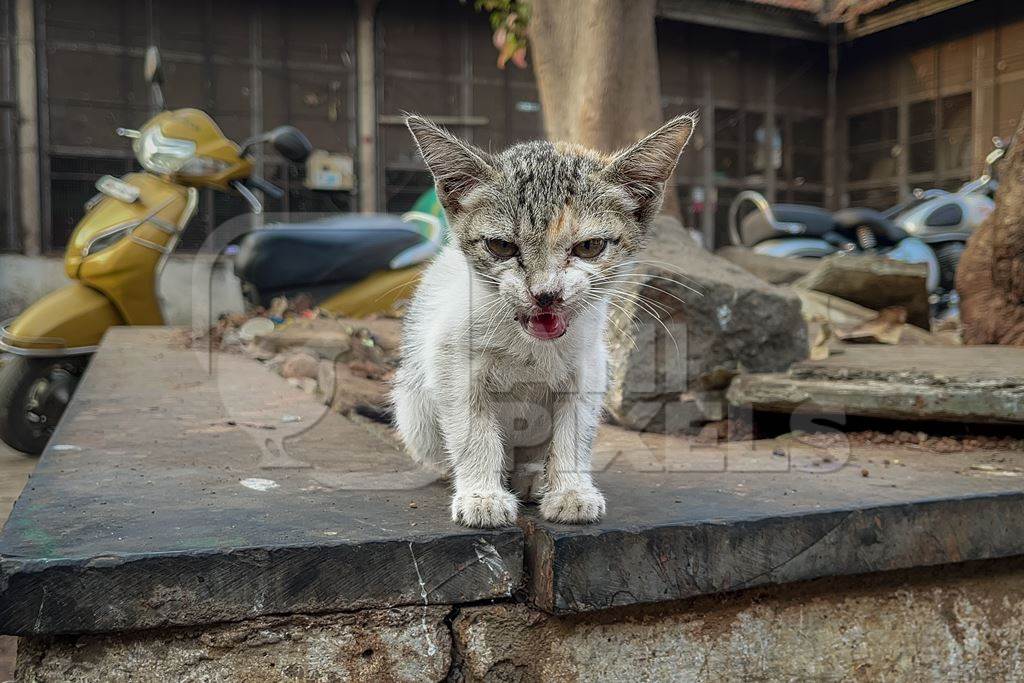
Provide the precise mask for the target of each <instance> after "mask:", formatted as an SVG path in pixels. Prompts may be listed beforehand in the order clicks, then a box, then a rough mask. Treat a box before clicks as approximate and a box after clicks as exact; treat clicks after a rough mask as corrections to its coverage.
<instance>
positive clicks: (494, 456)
mask: <svg viewBox="0 0 1024 683" xmlns="http://www.w3.org/2000/svg"><path fill="white" fill-rule="evenodd" d="M406 123H407V125H408V127H409V130H410V131H411V132H412V135H413V137H414V138H415V139H416V143H417V144H418V145H419V149H420V152H421V153H422V154H423V158H424V160H425V161H426V163H427V166H428V168H429V169H430V171H431V173H432V174H433V176H434V181H435V185H436V187H437V194H438V197H439V199H440V201H441V203H442V204H443V206H444V208H445V210H446V212H447V215H448V220H449V221H450V225H451V236H452V239H453V244H452V245H450V246H447V247H445V248H444V250H443V251H442V252H441V253H440V254H439V255H438V256H437V257H436V259H435V260H434V261H433V262H432V263H431V265H430V266H429V267H428V268H427V270H426V272H425V273H424V276H423V280H422V282H421V284H420V286H419V288H418V290H417V291H416V295H415V297H414V299H413V301H412V304H411V306H410V308H409V311H408V314H407V316H406V322H405V331H404V340H403V348H402V362H401V366H400V368H399V370H398V372H397V374H396V377H395V386H394V392H393V399H394V402H395V414H396V421H397V427H398V431H399V434H400V436H401V438H402V440H403V441H404V442H405V445H406V447H407V448H408V450H409V452H410V454H411V455H412V457H413V458H414V459H415V460H417V461H418V462H420V463H423V464H426V465H429V466H434V467H440V468H443V469H444V470H445V471H447V472H448V473H450V475H451V477H452V479H453V482H452V483H453V488H454V492H453V496H452V503H451V514H452V519H453V520H455V521H456V522H460V523H462V524H465V525H468V526H473V527H500V526H506V525H509V524H513V523H514V522H515V520H516V514H517V511H518V501H519V499H518V498H517V497H516V495H514V494H513V493H512V492H510V491H509V490H508V486H507V483H509V480H510V479H511V487H512V488H513V489H515V490H516V491H517V493H519V494H520V496H521V497H523V498H526V497H530V496H532V497H535V498H536V497H539V500H540V513H541V515H542V516H543V517H544V518H545V519H548V520H551V521H554V522H564V523H587V522H594V521H596V520H598V519H600V517H601V516H602V515H603V514H604V512H605V500H604V496H602V494H601V492H600V491H598V490H597V488H596V487H595V486H594V483H593V481H592V480H591V474H590V459H591V448H592V445H593V440H594V435H595V433H596V431H597V426H598V422H599V420H600V413H601V404H602V400H603V396H604V392H605V387H606V383H607V360H606V351H605V343H604V331H605V326H606V321H607V310H608V306H609V300H610V299H611V297H612V294H613V292H614V291H615V287H616V282H615V281H616V280H617V279H618V280H619V282H620V283H621V282H622V277H620V276H624V275H625V274H626V273H628V272H629V271H628V268H629V267H630V265H631V264H630V261H631V259H632V257H633V256H634V255H635V254H637V252H638V251H639V250H640V249H641V248H642V247H643V245H644V241H645V238H646V237H647V232H648V229H649V227H650V223H651V220H652V219H653V218H654V216H655V215H656V214H657V213H658V211H659V210H660V208H661V203H662V199H663V195H664V191H665V183H666V181H667V180H668V178H669V176H670V175H671V173H672V170H673V169H674V168H675V166H676V162H677V161H678V159H679V154H680V153H681V151H682V149H683V147H684V146H685V145H686V142H687V141H688V140H689V138H690V134H691V133H692V131H693V127H694V125H695V124H696V119H695V117H694V116H692V115H690V116H680V117H678V118H675V119H673V120H671V121H669V122H668V123H666V124H665V125H664V126H662V127H661V128H659V129H658V130H657V131H655V132H653V133H651V134H650V135H648V136H647V137H645V138H643V139H642V140H640V141H639V142H637V143H636V144H634V145H633V146H632V147H630V148H628V149H626V150H624V151H622V152H619V153H617V154H614V155H611V156H603V155H601V154H598V153H597V152H594V151H591V150H588V149H585V148H583V147H580V146H577V145H570V144H560V143H559V144H551V143H548V142H529V143H525V144H518V145H515V146H513V147H511V148H509V149H507V150H505V151H504V152H501V153H500V154H489V153H487V152H484V151H483V150H481V149H478V148H476V147H473V146H471V145H469V144H467V143H465V142H462V141H461V140H459V139H457V138H456V137H454V136H453V135H451V134H450V133H448V132H446V131H444V130H442V129H440V128H438V127H437V126H435V125H434V124H432V123H430V122H429V121H427V120H425V119H423V118H420V117H418V116H410V117H409V118H408V119H407V121H406ZM513 456H514V457H513Z"/></svg>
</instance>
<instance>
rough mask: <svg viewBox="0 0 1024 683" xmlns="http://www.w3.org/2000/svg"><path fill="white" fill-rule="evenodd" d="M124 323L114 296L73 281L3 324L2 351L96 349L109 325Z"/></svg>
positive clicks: (68, 352) (25, 353) (31, 353)
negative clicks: (112, 299) (112, 300)
mask: <svg viewBox="0 0 1024 683" xmlns="http://www.w3.org/2000/svg"><path fill="white" fill-rule="evenodd" d="M124 324H125V322H124V319H123V318H122V317H121V314H120V313H119V312H118V310H117V308H116V307H115V306H114V304H113V303H112V302H111V301H110V299H108V298H107V297H105V296H104V295H103V294H101V293H100V292H98V291H96V290H95V289H92V288H91V287H87V286H86V285H83V284H81V283H78V282H73V283H71V284H69V285H66V286H64V287H62V288H60V289H58V290H56V291H53V292H50V293H49V294H47V295H46V296H44V297H43V298H42V299H40V300H39V301H37V302H35V303H34V304H32V305H31V306H29V307H28V308H27V309H25V311H23V312H22V314H21V315H19V316H17V317H16V318H14V319H12V320H8V321H5V322H4V323H3V324H2V325H0V351H7V352H9V353H14V354H17V355H21V356H42V357H52V356H75V355H79V354H86V353H92V352H94V351H95V350H96V347H97V346H99V343H100V339H102V338H103V334H104V333H105V332H106V331H107V330H108V329H109V328H111V327H113V326H115V325H124Z"/></svg>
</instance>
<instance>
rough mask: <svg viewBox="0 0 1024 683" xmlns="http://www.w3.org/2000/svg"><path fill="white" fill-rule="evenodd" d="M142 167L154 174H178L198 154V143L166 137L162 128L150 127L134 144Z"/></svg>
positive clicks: (133, 146) (144, 130) (143, 131)
mask: <svg viewBox="0 0 1024 683" xmlns="http://www.w3.org/2000/svg"><path fill="white" fill-rule="evenodd" d="M132 148H133V149H134V150H135V157H136V158H137V159H138V160H139V163H140V164H142V167H143V168H145V169H146V170H147V171H151V172H153V173H177V172H178V171H179V170H180V169H181V168H182V167H183V166H184V165H185V164H187V163H188V162H189V161H190V160H191V159H192V158H193V157H194V156H195V154H196V143H194V142H192V141H191V140H179V139H177V138H169V137H165V136H164V134H163V132H162V131H161V130H160V126H148V127H147V128H144V129H143V130H142V133H141V134H140V135H139V137H137V138H136V139H135V142H134V143H133V144H132Z"/></svg>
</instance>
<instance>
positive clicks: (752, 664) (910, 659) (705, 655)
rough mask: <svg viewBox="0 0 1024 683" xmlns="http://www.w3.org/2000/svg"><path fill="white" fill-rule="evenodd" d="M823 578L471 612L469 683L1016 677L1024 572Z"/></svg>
mask: <svg viewBox="0 0 1024 683" xmlns="http://www.w3.org/2000/svg"><path fill="white" fill-rule="evenodd" d="M1019 564H1020V563H1019V562H1018V563H1017V565H1016V569H1015V570H1012V571H1000V570H997V571H992V570H993V569H994V568H993V567H991V566H989V567H987V568H986V569H985V570H983V571H975V572H974V573H971V572H969V571H966V572H965V571H961V570H950V569H943V570H939V571H938V572H937V573H936V574H935V575H933V576H931V577H929V576H921V574H917V575H916V576H912V577H906V576H896V577H882V578H879V577H874V578H869V579H865V578H857V579H850V580H847V581H843V582H836V581H828V582H815V583H812V584H805V585H802V586H792V587H789V588H787V589H784V590H777V591H771V592H755V591H747V592H744V593H742V594H738V595H734V596H729V597H725V598H713V599H700V600H695V601H692V602H679V603H672V604H667V605H661V606H658V607H656V608H649V609H621V610H614V611H612V612H608V613H605V614H602V615H594V616H588V617H585V618H579V617H551V616H546V615H541V614H538V613H537V612H535V611H531V610H529V609H527V608H525V607H523V606H521V605H493V606H488V607H476V608H469V609H464V610H462V611H461V612H460V613H459V615H458V617H457V618H456V619H455V620H454V623H453V624H452V628H453V638H454V640H455V649H456V652H457V653H459V657H460V658H461V661H459V662H457V667H458V668H459V669H460V670H461V674H462V676H463V680H466V681H533V680H537V681H594V680H603V681H638V680H642V681H748V680H757V681H794V680H799V681H808V680H811V681H840V680H842V681H845V680H863V681H872V680H892V681H910V680H934V681H937V680H944V681H946V680H957V681H960V680H975V681H981V680H988V681H996V680H1017V679H1020V678H1021V676H1024V646H1022V645H1021V643H1022V636H1024V573H1022V572H1021V570H1020V566H1019Z"/></svg>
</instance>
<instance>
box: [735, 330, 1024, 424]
mask: <svg viewBox="0 0 1024 683" xmlns="http://www.w3.org/2000/svg"><path fill="white" fill-rule="evenodd" d="M728 399H729V402H730V403H732V404H733V405H736V406H741V407H744V408H753V409H755V410H764V411H771V412H793V411H794V410H798V409H799V410H802V411H816V412H821V413H839V414H847V415H864V416H867V417H882V418H889V419H899V420H948V421H955V422H979V423H1019V422H1024V349H1020V348H1014V347H1006V346H956V347H935V346H885V345H873V344H865V345H847V346H844V347H843V352H842V353H841V354H838V355H834V356H831V357H829V358H827V359H825V360H821V361H804V362H801V363H797V364H795V365H794V366H793V367H792V368H791V369H790V371H789V372H788V373H770V374H749V375H743V376H741V377H738V378H736V379H735V380H734V381H733V383H732V385H731V386H730V387H729V391H728Z"/></svg>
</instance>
